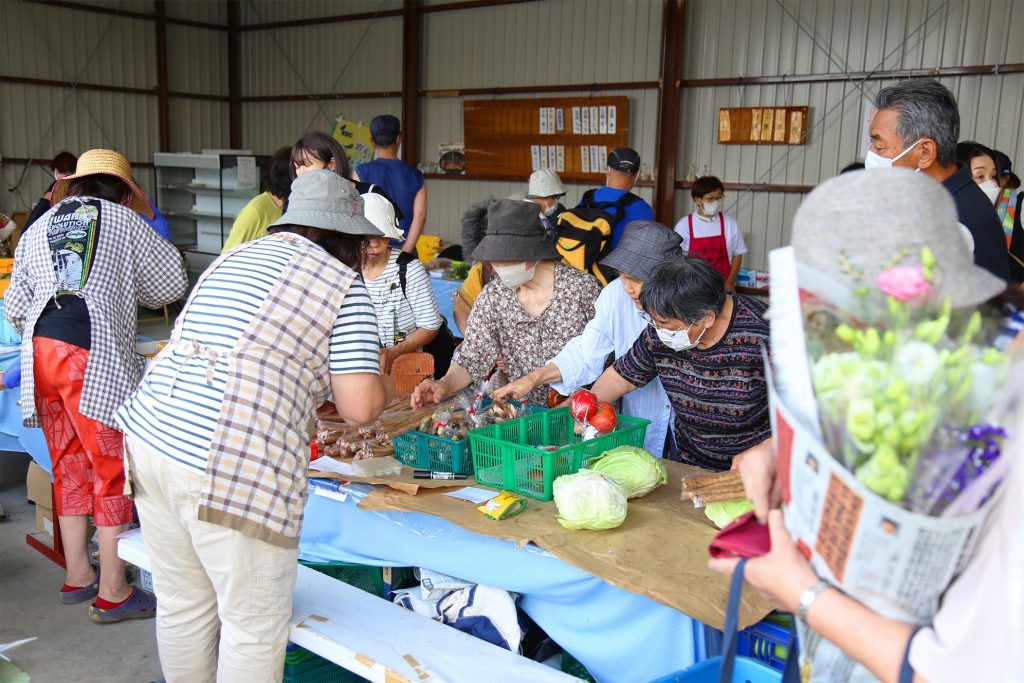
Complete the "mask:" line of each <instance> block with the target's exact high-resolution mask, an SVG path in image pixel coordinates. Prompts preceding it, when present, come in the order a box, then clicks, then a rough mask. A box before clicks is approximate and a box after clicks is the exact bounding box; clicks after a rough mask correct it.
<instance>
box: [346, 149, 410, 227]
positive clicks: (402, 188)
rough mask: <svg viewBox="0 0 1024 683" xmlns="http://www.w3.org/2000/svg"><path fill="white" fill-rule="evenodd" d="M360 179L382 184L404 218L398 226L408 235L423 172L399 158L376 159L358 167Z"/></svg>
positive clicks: (365, 181)
mask: <svg viewBox="0 0 1024 683" xmlns="http://www.w3.org/2000/svg"><path fill="white" fill-rule="evenodd" d="M356 173H358V174H359V180H361V181H362V182H364V183H372V184H374V185H380V186H381V188H383V190H384V192H385V193H386V194H387V196H388V197H389V198H390V199H391V201H393V202H394V203H395V204H397V205H398V208H399V209H401V211H402V218H401V219H400V220H399V221H398V227H400V228H401V229H402V232H404V233H405V234H406V236H408V234H409V226H411V225H412V205H413V202H414V200H415V199H416V193H417V192H419V191H420V188H421V187H423V174H422V173H420V171H419V169H417V168H416V167H415V166H410V165H409V164H407V163H405V162H404V161H400V160H398V159H374V160H373V161H371V162H370V163H368V164H362V165H361V166H359V167H358V168H357V169H356Z"/></svg>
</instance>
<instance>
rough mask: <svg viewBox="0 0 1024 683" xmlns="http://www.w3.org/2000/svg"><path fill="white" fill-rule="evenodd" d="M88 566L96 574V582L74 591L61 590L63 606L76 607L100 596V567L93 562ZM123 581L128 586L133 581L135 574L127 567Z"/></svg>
mask: <svg viewBox="0 0 1024 683" xmlns="http://www.w3.org/2000/svg"><path fill="white" fill-rule="evenodd" d="M90 564H92V568H93V571H95V572H96V580H95V581H93V582H92V584H91V585H88V586H82V587H81V588H75V589H74V590H69V591H66V590H64V589H61V591H60V601H61V602H63V603H64V604H65V605H77V604H79V603H81V602H85V601H86V600H92V599H93V598H95V597H96V596H97V595H99V594H100V567H99V565H98V564H96V563H95V562H91V563H90ZM124 580H125V582H126V583H128V584H131V583H133V582H134V581H135V573H134V572H133V571H132V570H131V569H129V568H128V567H127V566H126V567H125V568H124Z"/></svg>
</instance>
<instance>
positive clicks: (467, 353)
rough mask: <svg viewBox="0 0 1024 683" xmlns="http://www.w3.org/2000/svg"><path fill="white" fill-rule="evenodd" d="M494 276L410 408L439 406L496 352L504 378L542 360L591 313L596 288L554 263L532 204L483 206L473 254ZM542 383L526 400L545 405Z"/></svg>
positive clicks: (475, 378)
mask: <svg viewBox="0 0 1024 683" xmlns="http://www.w3.org/2000/svg"><path fill="white" fill-rule="evenodd" d="M473 258H474V259H475V260H477V261H487V262H489V263H490V264H491V267H492V268H493V269H494V271H495V273H496V274H497V276H498V278H497V279H495V280H492V281H491V282H490V283H488V284H487V286H485V287H484V289H483V292H481V294H480V297H479V298H478V299H477V301H476V304H475V305H474V306H473V311H472V313H470V316H469V327H468V329H467V330H466V336H465V341H463V342H462V344H461V345H459V347H458V348H457V349H456V350H455V356H454V357H453V358H452V365H451V368H450V369H449V370H448V374H446V375H445V376H444V377H442V378H441V379H439V380H424V381H423V382H422V383H421V384H420V385H419V386H418V387H416V391H414V392H413V395H412V406H413V407H414V408H419V407H421V406H422V405H424V404H426V403H431V402H433V403H438V402H440V401H441V400H443V399H444V398H446V397H448V396H451V395H452V394H454V393H456V392H458V391H460V390H462V389H464V388H466V387H467V386H469V385H470V384H471V383H473V382H479V381H481V380H483V379H484V378H485V377H486V376H487V373H488V372H490V370H491V368H492V367H494V364H495V362H497V360H498V358H499V357H501V358H502V359H503V360H504V364H505V369H506V372H507V373H508V377H509V379H510V380H517V379H519V378H520V377H522V376H523V375H526V374H527V373H528V372H530V371H531V370H533V369H534V368H536V367H540V366H542V365H544V364H545V363H546V362H547V361H548V360H550V359H551V358H552V357H553V356H555V355H556V354H557V353H558V352H559V351H561V350H562V347H563V346H565V344H566V342H568V341H569V340H570V339H572V338H573V337H575V336H577V335H579V334H580V333H581V332H582V331H583V328H584V326H586V324H587V322H588V321H590V319H591V318H593V317H594V301H595V300H596V299H597V295H598V294H599V293H600V291H601V285H600V284H598V282H597V280H596V279H594V277H593V276H592V275H588V274H586V273H583V272H581V271H579V270H576V269H575V268H573V267H572V266H569V265H566V264H564V263H560V262H559V259H560V258H561V257H560V255H559V253H558V250H557V249H556V248H555V244H554V242H551V241H549V240H548V239H547V238H546V237H545V235H544V228H543V227H542V226H541V222H540V217H539V215H538V213H537V206H536V205H535V204H532V203H530V202H523V201H516V200H512V199H501V200H498V201H496V202H493V203H491V205H490V206H489V207H488V209H487V236H486V237H484V239H483V240H482V241H481V242H480V244H479V245H478V246H477V247H476V249H475V250H474V251H473ZM547 395H548V386H547V385H542V386H538V387H536V388H535V389H534V390H533V391H531V392H530V393H529V394H528V395H527V397H526V400H527V402H529V403H531V404H534V405H540V406H543V405H546V404H547Z"/></svg>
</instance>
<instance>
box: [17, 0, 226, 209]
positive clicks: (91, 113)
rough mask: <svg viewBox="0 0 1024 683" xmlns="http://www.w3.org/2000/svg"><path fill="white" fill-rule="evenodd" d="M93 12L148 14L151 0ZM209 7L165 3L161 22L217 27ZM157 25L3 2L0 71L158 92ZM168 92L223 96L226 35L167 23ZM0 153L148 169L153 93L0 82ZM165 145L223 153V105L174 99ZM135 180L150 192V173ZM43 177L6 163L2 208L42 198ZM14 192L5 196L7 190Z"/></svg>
mask: <svg viewBox="0 0 1024 683" xmlns="http://www.w3.org/2000/svg"><path fill="white" fill-rule="evenodd" d="M91 4H93V5H98V6H102V7H108V8H112V9H120V10H127V11H131V12H142V13H150V12H152V11H153V3H152V2H150V1H149V0H144V1H142V0H108V1H106V2H92V3H91ZM224 8H225V6H224V4H223V3H215V2H168V3H167V12H168V16H172V17H178V18H183V19H193V20H199V21H211V22H222V21H224V15H225V9H224ZM155 31H156V24H155V22H153V21H149V20H145V19H136V18H126V17H121V16H116V15H112V14H99V13H95V12H88V11H81V10H77V9H72V8H67V7H51V6H45V5H39V4H31V3H26V2H22V1H20V0H5V1H3V2H0V73H2V74H3V75H5V76H14V77H20V78H38V79H46V80H54V81H62V82H67V81H76V82H82V83H95V84H102V85H113V86H121V87H131V88H145V89H152V88H155V87H156V81H157V76H156V43H155V40H156V33H155ZM167 49H168V67H169V68H168V80H169V87H170V89H171V90H177V91H182V92H196V93H204V94H212V95H226V94H227V66H226V41H225V34H224V32H223V31H216V30H210V29H205V28H200V27H194V26H179V25H168V27H167ZM0 101H2V102H4V103H5V107H4V111H3V114H2V116H0V152H2V153H3V155H4V157H5V158H30V159H45V160H48V159H52V158H53V156H54V155H55V154H56V153H57V152H59V151H61V150H63V149H67V150H69V151H71V152H74V153H75V154H79V153H81V152H82V151H84V150H86V149H90V148H94V147H109V148H113V149H116V150H118V151H120V152H121V153H123V154H124V155H125V156H127V157H128V159H129V160H131V161H141V162H150V163H151V162H152V160H153V153H154V152H156V151H157V148H158V146H159V140H160V131H159V118H158V112H157V98H156V97H155V96H153V95H146V94H131V93H111V92H102V91H95V90H75V89H71V88H65V87H51V86H41V85H25V84H19V83H0ZM169 106H170V137H171V145H172V148H173V149H175V150H196V151H198V150H199V149H200V148H201V147H226V146H227V142H228V129H227V104H226V103H224V102H216V101H199V100H185V99H177V98H171V100H170V105H169ZM136 179H137V180H138V182H139V184H140V185H141V186H142V187H143V189H144V190H145V191H147V192H149V193H151V192H152V190H153V184H154V183H153V172H152V170H151V169H147V168H139V169H137V171H136ZM50 180H51V178H50V175H49V169H48V168H45V167H40V166H34V165H33V166H30V167H27V168H26V167H25V166H23V165H20V164H19V165H17V166H14V165H12V164H9V163H4V165H3V166H2V168H0V182H2V189H0V210H3V211H5V212H9V211H18V210H25V209H28V208H29V207H30V206H31V205H32V204H34V203H35V202H36V200H37V199H38V197H39V196H40V195H41V194H42V193H43V192H44V191H45V190H46V188H47V186H48V184H49V182H50ZM11 187H16V189H15V190H14V191H13V192H11V191H9V190H8V188H11Z"/></svg>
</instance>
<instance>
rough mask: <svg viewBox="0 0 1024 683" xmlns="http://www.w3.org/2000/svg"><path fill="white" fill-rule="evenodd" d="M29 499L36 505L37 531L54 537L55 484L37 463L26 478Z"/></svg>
mask: <svg viewBox="0 0 1024 683" xmlns="http://www.w3.org/2000/svg"><path fill="white" fill-rule="evenodd" d="M25 488H26V489H28V492H27V497H28V499H29V500H31V501H32V502H33V503H35V504H36V531H41V532H43V533H44V534H49V535H50V536H53V482H52V481H51V480H50V474H49V472H47V471H46V470H44V469H43V468H42V467H40V466H39V465H37V464H35V463H31V464H30V465H29V466H28V474H27V475H26V476H25Z"/></svg>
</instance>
